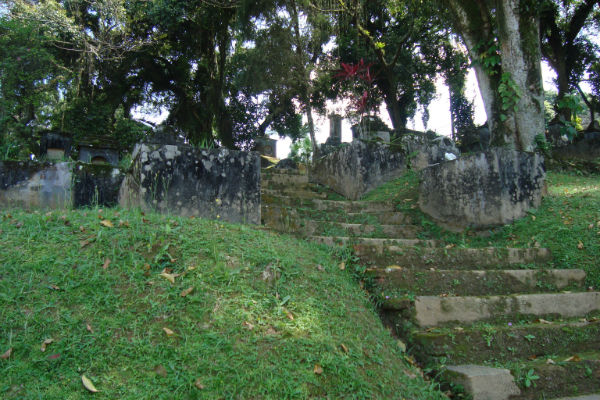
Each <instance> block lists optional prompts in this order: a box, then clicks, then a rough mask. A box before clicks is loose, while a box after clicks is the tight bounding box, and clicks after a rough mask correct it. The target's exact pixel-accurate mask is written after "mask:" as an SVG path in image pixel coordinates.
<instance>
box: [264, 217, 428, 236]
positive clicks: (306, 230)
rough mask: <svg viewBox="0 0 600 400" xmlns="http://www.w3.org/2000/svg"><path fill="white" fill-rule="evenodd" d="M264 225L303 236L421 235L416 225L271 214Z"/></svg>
mask: <svg viewBox="0 0 600 400" xmlns="http://www.w3.org/2000/svg"><path fill="white" fill-rule="evenodd" d="M263 223H264V225H267V226H269V227H270V228H272V229H274V230H276V231H279V232H286V233H298V234H300V235H303V236H313V235H316V236H321V235H327V236H331V235H340V236H348V235H349V236H369V237H372V238H403V239H414V238H416V237H417V234H418V233H419V228H418V227H416V226H414V225H368V224H347V223H341V222H330V221H314V220H310V219H303V218H292V217H289V218H276V219H270V218H269V214H267V215H265V216H263Z"/></svg>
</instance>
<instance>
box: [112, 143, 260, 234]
mask: <svg viewBox="0 0 600 400" xmlns="http://www.w3.org/2000/svg"><path fill="white" fill-rule="evenodd" d="M132 161H133V165H132V168H131V172H130V173H128V175H127V176H126V178H125V179H124V181H123V183H122V185H121V191H120V194H119V203H120V204H121V205H122V206H124V207H141V208H142V209H144V210H155V211H159V212H163V213H172V214H175V215H181V216H197V217H203V218H211V219H222V220H225V221H229V222H236V223H251V224H260V158H259V155H258V153H254V152H250V153H248V152H241V151H232V150H228V149H196V148H193V147H191V146H188V145H159V144H138V145H136V147H135V149H134V151H133V153H132Z"/></svg>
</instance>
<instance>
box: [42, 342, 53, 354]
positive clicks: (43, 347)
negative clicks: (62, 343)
mask: <svg viewBox="0 0 600 400" xmlns="http://www.w3.org/2000/svg"><path fill="white" fill-rule="evenodd" d="M52 342H54V339H46V340H44V341H43V342H42V347H40V350H41V351H42V353H43V352H44V351H46V348H47V347H48V345H49V344H51V343H52Z"/></svg>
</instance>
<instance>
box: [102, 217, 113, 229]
mask: <svg viewBox="0 0 600 400" xmlns="http://www.w3.org/2000/svg"><path fill="white" fill-rule="evenodd" d="M100 225H102V226H105V227H107V228H113V227H114V225H113V223H112V222H110V221H109V220H107V219H103V220H102V221H100Z"/></svg>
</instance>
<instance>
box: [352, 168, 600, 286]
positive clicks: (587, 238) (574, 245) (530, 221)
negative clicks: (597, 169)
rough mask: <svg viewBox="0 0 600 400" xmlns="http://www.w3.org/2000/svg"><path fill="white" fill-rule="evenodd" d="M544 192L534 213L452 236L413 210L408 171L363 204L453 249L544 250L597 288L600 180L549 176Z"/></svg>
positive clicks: (414, 190) (414, 187)
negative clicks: (381, 206)
mask: <svg viewBox="0 0 600 400" xmlns="http://www.w3.org/2000/svg"><path fill="white" fill-rule="evenodd" d="M546 182H547V186H548V193H547V195H546V196H545V197H544V200H543V202H542V205H541V206H540V208H539V209H537V210H531V211H530V213H529V215H528V216H527V217H525V218H523V219H521V220H519V221H516V222H515V223H514V224H511V225H506V226H503V227H498V228H495V229H491V230H489V231H484V232H473V231H469V230H467V231H465V232H464V233H460V234H456V233H450V232H447V231H445V230H443V229H441V228H440V227H438V226H437V225H436V224H435V223H434V222H433V221H432V220H431V219H430V218H429V217H427V216H426V215H425V214H423V213H422V212H421V211H420V210H419V209H418V206H417V203H418V199H419V191H418V184H419V178H418V175H417V174H416V173H414V172H409V173H407V174H406V175H404V176H403V177H402V178H400V179H398V180H395V181H392V182H389V183H387V184H385V185H383V186H381V187H379V188H377V189H376V190H374V191H372V192H370V193H368V194H367V195H366V196H365V197H364V199H363V200H369V201H392V202H394V203H395V204H396V208H397V209H398V210H399V211H403V212H405V213H407V214H409V215H410V216H411V217H412V219H413V221H416V222H417V223H419V224H420V225H421V226H422V227H423V229H424V231H423V232H422V233H421V234H420V235H421V237H422V238H424V239H439V240H443V241H445V242H447V243H448V244H451V245H456V246H459V247H486V246H495V247H534V246H541V247H547V248H549V249H550V250H551V251H552V254H553V256H554V265H555V266H556V267H557V268H581V269H583V270H585V271H586V272H587V283H588V285H589V286H592V287H594V288H596V289H600V268H598V260H599V259H600V176H598V175H588V176H583V175H581V174H577V173H569V172H549V173H548V178H547V181H546Z"/></svg>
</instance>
